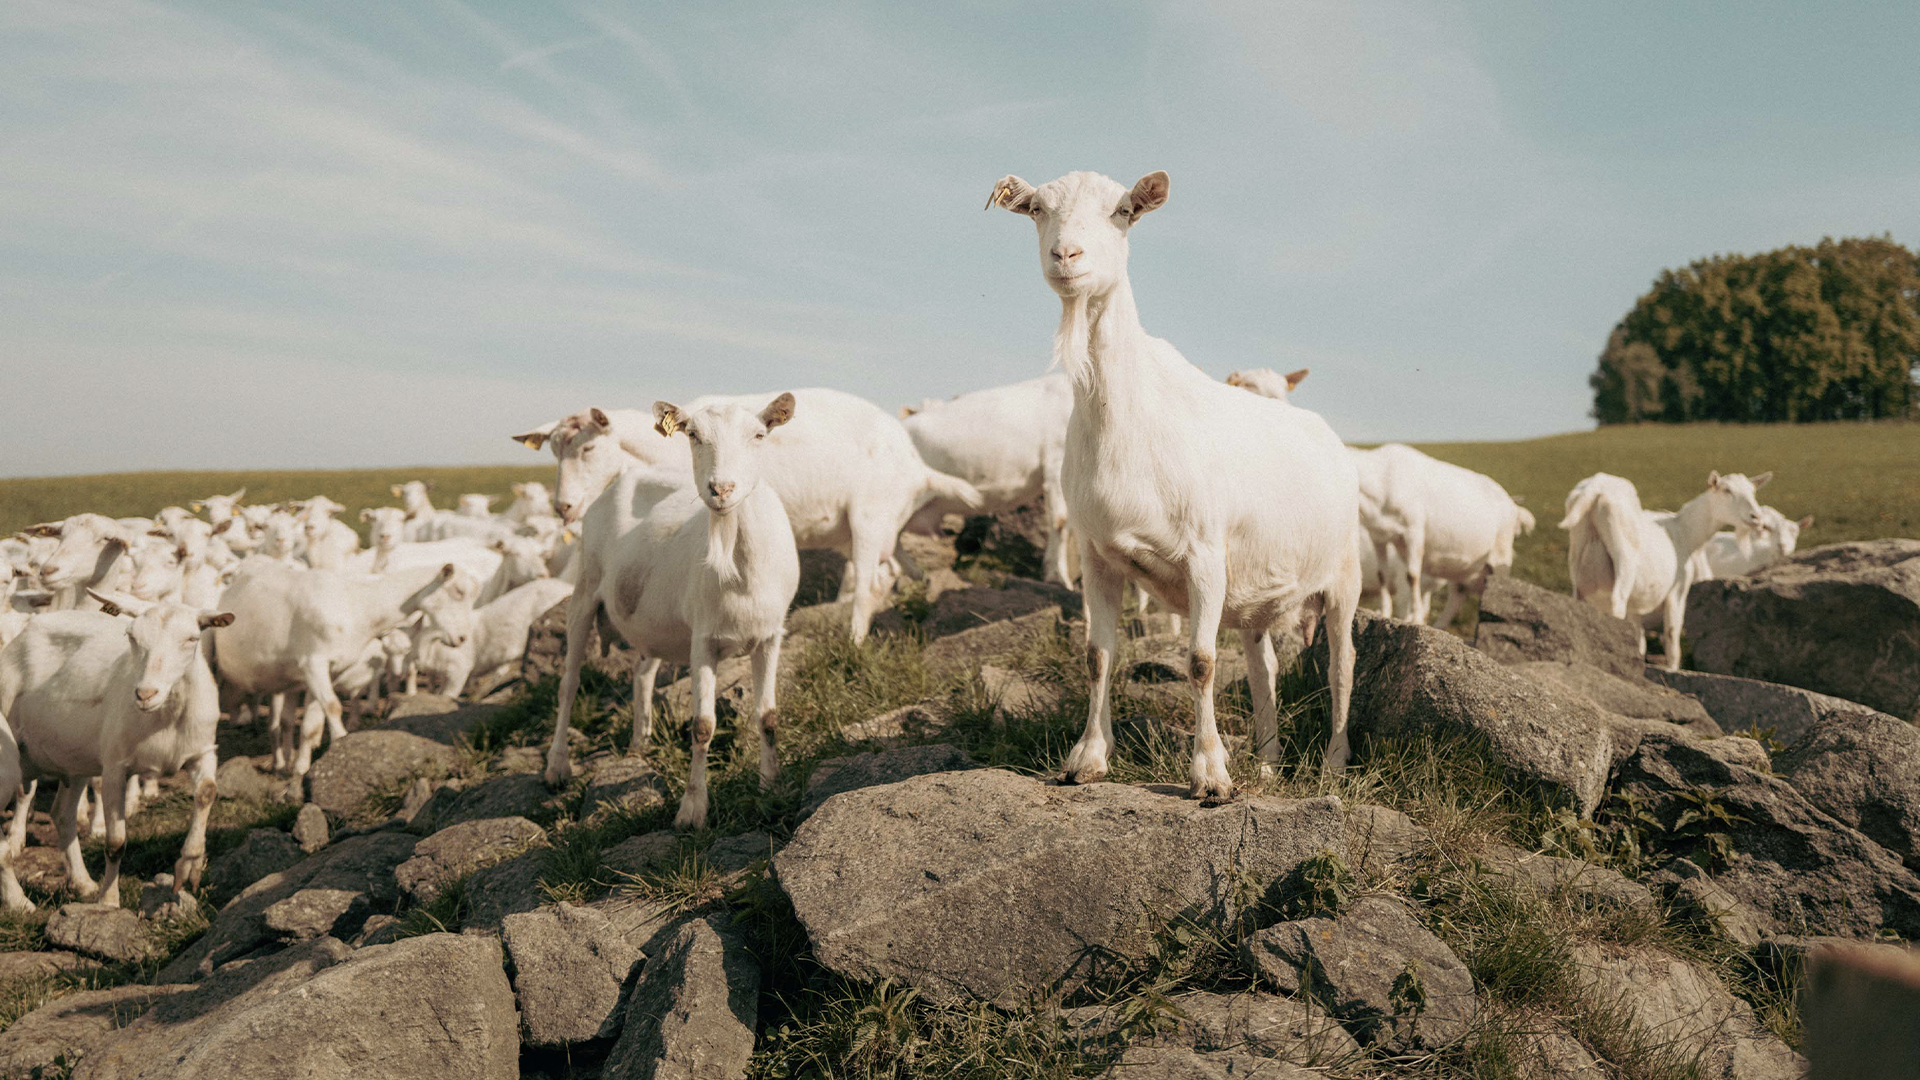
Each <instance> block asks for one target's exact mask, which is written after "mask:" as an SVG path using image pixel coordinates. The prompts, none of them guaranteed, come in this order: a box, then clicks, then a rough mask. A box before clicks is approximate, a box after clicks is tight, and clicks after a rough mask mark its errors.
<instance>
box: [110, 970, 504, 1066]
mask: <svg viewBox="0 0 1920 1080" xmlns="http://www.w3.org/2000/svg"><path fill="white" fill-rule="evenodd" d="M240 1004H242V1005H243V1006H244V1007H241V1008H237V1009H235V1010H234V1011H233V1012H232V1013H230V1014H229V1015H227V1016H225V1017H222V1018H221V1020H220V1022H218V1023H215V1024H212V1025H210V1026H209V1027H208V1028H207V1029H206V1030H204V1031H203V1032H201V1033H199V1034H198V1036H197V1037H196V1038H195V1039H193V1040H192V1042H191V1044H190V1045H187V1046H185V1047H183V1048H182V1052H181V1054H180V1056H179V1058H178V1060H177V1061H158V1062H154V1063H152V1064H150V1065H146V1066H144V1067H143V1068H141V1071H139V1072H137V1073H132V1074H131V1075H134V1076H139V1077H142V1078H151V1080H160V1078H162V1077H165V1078H168V1080H232V1078H233V1077H237V1076H298V1077H303V1078H307V1080H367V1078H369V1077H383V1076H394V1077H400V1076H408V1077H411V1076H422V1077H425V1076H431V1077H436V1078H439V1077H445V1078H447V1080H469V1078H471V1080H509V1078H513V1077H517V1076H519V1074H520V1031H519V1022H518V1017H516V1016H515V1014H514V1007H513V988H512V987H511V986H509V985H508V983H507V976H506V972H505V971H503V970H502V968H501V952H500V942H499V941H498V940H497V939H495V938H492V937H484V936H462V935H459V934H428V935H425V936H423V937H415V938H407V939H406V940H404V941H398V942H395V943H394V944H391V945H372V946H368V947H367V948H364V949H360V950H357V951H356V952H354V953H353V955H352V956H351V957H350V958H348V959H347V960H346V961H345V962H343V963H338V964H334V965H333V966H331V967H328V968H326V969H325V970H323V971H321V972H320V973H319V974H317V975H315V976H313V977H312V978H311V979H308V980H306V981H305V982H303V983H302V984H301V985H300V986H299V988H298V992H297V993H282V994H276V995H272V996H270V997H266V998H264V999H262V1000H258V1001H249V1000H246V999H242V1002H241V1003H240Z"/></svg>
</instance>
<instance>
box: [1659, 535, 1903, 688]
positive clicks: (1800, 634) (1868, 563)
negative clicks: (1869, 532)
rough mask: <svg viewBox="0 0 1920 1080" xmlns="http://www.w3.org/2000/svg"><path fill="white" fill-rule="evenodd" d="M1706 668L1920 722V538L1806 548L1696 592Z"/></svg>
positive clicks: (1696, 649) (1691, 604)
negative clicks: (1801, 689)
mask: <svg viewBox="0 0 1920 1080" xmlns="http://www.w3.org/2000/svg"><path fill="white" fill-rule="evenodd" d="M1687 635H1688V636H1689V637H1690V638H1692V639H1693V664H1694V666H1695V667H1697V668H1699V669H1700V670H1702V671H1714V672H1719V673H1720V674H1723V675H1741V676H1745V677H1746V678H1749V679H1765V680H1767V681H1768V682H1777V683H1786V684H1788V685H1790V686H1799V687H1804V688H1805V689H1808V690H1817V691H1819V692H1820V693H1823V694H1832V695H1834V696H1835V697H1840V698H1845V699H1847V700H1848V701H1857V702H1860V703H1861V704H1863V705H1867V706H1870V707H1872V708H1875V709H1878V710H1880V711H1881V712H1884V713H1888V714H1890V715H1893V716H1897V717H1899V718H1900V719H1902V720H1920V540H1869V541H1861V542H1856V543H1847V544H1829V545H1827V546H1825V547H1818V548H1814V549H1812V550H1811V551H1802V552H1800V553H1799V554H1797V555H1795V556H1794V557H1793V558H1791V559H1788V560H1786V561H1785V562H1779V563H1775V564H1774V565H1772V566H1769V567H1767V568H1766V569H1764V570H1761V571H1759V572H1758V573H1755V574H1753V575H1752V576H1750V577H1740V578H1731V579H1728V580H1726V581H1703V582H1700V583H1699V584H1697V585H1695V586H1694V587H1693V591H1692V592H1691V593H1689V594H1688V595H1687Z"/></svg>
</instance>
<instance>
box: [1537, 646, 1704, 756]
mask: <svg viewBox="0 0 1920 1080" xmlns="http://www.w3.org/2000/svg"><path fill="white" fill-rule="evenodd" d="M1510 667H1511V669H1512V670H1513V672H1514V673H1515V674H1518V675H1521V676H1522V677H1525V678H1529V679H1534V680H1536V681H1538V682H1540V683H1541V684H1543V685H1545V686H1546V687H1548V688H1549V689H1552V690H1555V691H1558V692H1559V693H1561V694H1563V695H1566V696H1568V697H1577V698H1585V699H1586V700H1587V701H1589V702H1591V703H1593V704H1594V705H1595V706H1596V707H1598V708H1600V709H1604V710H1606V711H1607V712H1610V713H1613V714H1614V715H1616V716H1625V717H1630V718H1632V719H1635V720H1664V721H1666V722H1668V723H1670V724H1679V725H1682V726H1683V727H1685V728H1686V729H1687V730H1688V731H1691V732H1693V733H1695V734H1697V735H1700V736H1701V737H1703V738H1704V737H1709V736H1713V735H1720V734H1724V732H1722V731H1721V729H1720V725H1719V724H1717V723H1715V722H1714V719H1713V715H1712V714H1711V713H1709V712H1708V711H1707V710H1706V707H1705V706H1703V705H1701V704H1700V703H1699V702H1698V701H1696V700H1694V699H1693V698H1691V697H1688V696H1687V695H1686V694H1683V693H1681V692H1680V691H1678V690H1673V689H1669V688H1668V687H1666V686H1663V685H1661V684H1659V683H1656V682H1652V681H1649V680H1647V679H1644V678H1633V679H1626V678H1622V677H1620V676H1618V675H1615V674H1614V673H1613V672H1611V671H1607V670H1606V669H1604V668H1597V667H1594V666H1593V665H1592V664H1584V663H1580V662H1578V661H1574V662H1571V663H1563V662H1561V661H1559V660H1528V661H1525V662H1522V663H1517V664H1513V665H1510Z"/></svg>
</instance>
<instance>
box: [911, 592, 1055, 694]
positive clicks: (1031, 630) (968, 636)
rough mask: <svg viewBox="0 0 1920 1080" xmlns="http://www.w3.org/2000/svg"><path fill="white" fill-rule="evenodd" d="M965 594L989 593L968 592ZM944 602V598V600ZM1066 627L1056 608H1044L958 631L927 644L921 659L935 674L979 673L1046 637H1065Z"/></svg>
mask: <svg viewBox="0 0 1920 1080" xmlns="http://www.w3.org/2000/svg"><path fill="white" fill-rule="evenodd" d="M964 591H966V592H986V591H989V590H985V589H967V590H964ZM943 599H944V598H943ZM1066 632H1067V624H1066V623H1065V622H1064V621H1063V620H1062V619H1061V618H1060V611H1059V609H1058V608H1055V607H1043V608H1041V609H1040V610H1038V611H1034V612H1033V613H1031V614H1028V615H1021V616H1019V617H1017V618H1010V619H1005V620H1002V621H999V622H990V623H986V624H983V625H978V626H975V627H973V628H972V629H970V630H959V631H956V632H954V633H951V634H946V635H944V636H942V637H938V638H935V639H933V640H931V641H929V642H927V647H926V649H925V650H923V651H922V653H921V656H922V658H923V659H924V660H925V662H926V665H927V670H929V671H931V672H933V673H935V674H936V675H951V674H956V673H963V672H970V671H978V670H979V668H980V665H981V664H983V663H986V662H988V661H991V660H996V659H1000V658H1003V657H1006V656H1009V655H1012V654H1016V653H1020V652H1023V651H1025V650H1027V649H1030V648H1032V647H1033V644H1034V641H1035V640H1036V639H1039V638H1043V637H1062V636H1065V634H1066Z"/></svg>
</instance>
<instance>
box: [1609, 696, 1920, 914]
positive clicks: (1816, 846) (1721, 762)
mask: <svg viewBox="0 0 1920 1080" xmlns="http://www.w3.org/2000/svg"><path fill="white" fill-rule="evenodd" d="M1756 759H1757V760H1756ZM1766 767H1767V766H1766V757H1765V755H1764V753H1762V752H1761V751H1759V750H1758V748H1757V747H1756V746H1755V744H1754V743H1753V742H1752V741H1751V740H1748V739H1738V738H1725V739H1714V740H1710V741H1707V742H1696V741H1693V740H1691V739H1687V738H1685V737H1676V736H1667V735H1660V734H1653V735H1648V736H1647V737H1646V738H1645V739H1644V740H1643V741H1642V743H1641V744H1640V747H1639V748H1638V749H1637V750H1636V751H1635V752H1634V754H1633V756H1632V757H1630V758H1628V759H1627V760H1626V762H1625V763H1623V764H1622V765H1621V767H1620V772H1619V778H1618V788H1619V792H1620V794H1621V795H1622V796H1624V797H1627V798H1630V799H1632V800H1633V802H1634V804H1635V805H1637V806H1638V807H1639V808H1640V809H1641V810H1642V811H1643V812H1645V813H1648V814H1651V815H1652V816H1653V818H1654V819H1655V820H1657V821H1658V822H1660V823H1661V827H1662V830H1663V831H1662V832H1661V833H1659V834H1657V835H1655V836H1653V837H1651V838H1650V840H1651V842H1652V843H1653V844H1654V845H1655V846H1656V850H1666V851H1668V852H1669V853H1671V854H1674V855H1679V856H1688V857H1692V856H1695V855H1696V854H1699V849H1700V848H1701V847H1702V846H1703V845H1704V844H1705V842H1706V841H1705V838H1704V837H1703V836H1702V835H1701V832H1702V830H1703V829H1706V828H1713V829H1714V830H1715V832H1716V835H1718V836H1720V837H1723V838H1724V841H1723V842H1724V843H1725V844H1726V845H1727V846H1728V848H1729V850H1730V852H1731V854H1732V861H1731V862H1730V863H1729V864H1728V865H1727V866H1725V867H1724V868H1723V869H1717V870H1715V871H1714V873H1713V879H1714V882H1715V884H1717V885H1719V886H1720V887H1721V888H1723V889H1725V890H1726V891H1727V893H1729V894H1730V895H1732V896H1733V897H1734V898H1735V899H1738V900H1741V901H1743V902H1745V903H1747V904H1749V905H1751V906H1752V907H1753V908H1754V909H1755V910H1756V911H1757V912H1758V913H1759V914H1760V915H1761V916H1764V917H1765V919H1766V920H1767V921H1768V923H1769V925H1767V926H1765V927H1763V929H1766V930H1778V929H1781V928H1785V927H1793V928H1795V929H1796V930H1799V931H1801V932H1807V933H1816V934H1839V935H1843V936H1848V937H1862V938H1870V937H1874V936H1877V935H1878V934H1879V933H1880V931H1881V930H1883V929H1886V930H1892V931H1893V932H1895V933H1898V934H1900V935H1901V936H1903V937H1913V936H1914V935H1915V934H1917V933H1920V877H1916V876H1915V875H1914V873H1913V871H1911V870H1909V869H1907V868H1906V866H1904V865H1902V864H1901V862H1900V860H1899V859H1898V858H1896V857H1895V856H1893V855H1892V854H1890V853H1889V852H1888V851H1887V850H1886V849H1885V848H1883V847H1881V846H1880V845H1878V844H1876V843H1874V842H1873V841H1872V840H1870V839H1868V838H1867V837H1866V836H1864V835H1862V834H1861V833H1860V832H1859V831H1857V830H1855V829H1853V828H1851V827H1850V826H1848V825H1846V824H1845V823H1844V822H1841V821H1838V820H1836V819H1835V818H1833V817H1832V816H1831V815H1828V814H1826V813H1823V812H1822V811H1821V810H1820V809H1819V808H1817V807H1815V806H1814V805H1813V804H1812V803H1811V802H1810V801H1809V800H1808V799H1807V797H1806V796H1804V795H1802V794H1801V793H1800V791H1799V790H1798V789H1796V788H1795V787H1794V786H1793V785H1792V784H1790V783H1788V782H1787V781H1786V780H1784V779H1782V778H1780V777H1778V776H1774V775H1772V774H1770V773H1766V772H1762V771H1760V770H1762V769H1765V768H1766ZM1702 798H1711V800H1712V801H1713V803H1714V804H1715V805H1716V806H1717V807H1718V808H1720V809H1721V810H1724V811H1725V812H1726V813H1728V814H1731V815H1733V816H1734V817H1735V818H1736V819H1737V820H1734V821H1732V822H1730V823H1726V824H1724V825H1695V826H1689V827H1687V828H1686V829H1681V828H1680V827H1679V820H1680V816H1681V815H1682V814H1683V813H1685V812H1686V811H1688V810H1689V809H1697V808H1698V803H1699V801H1700V800H1701V799H1702ZM1710 855H1711V853H1710V852H1709V853H1707V854H1704V855H1702V856H1701V857H1702V858H1706V857H1710Z"/></svg>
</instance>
